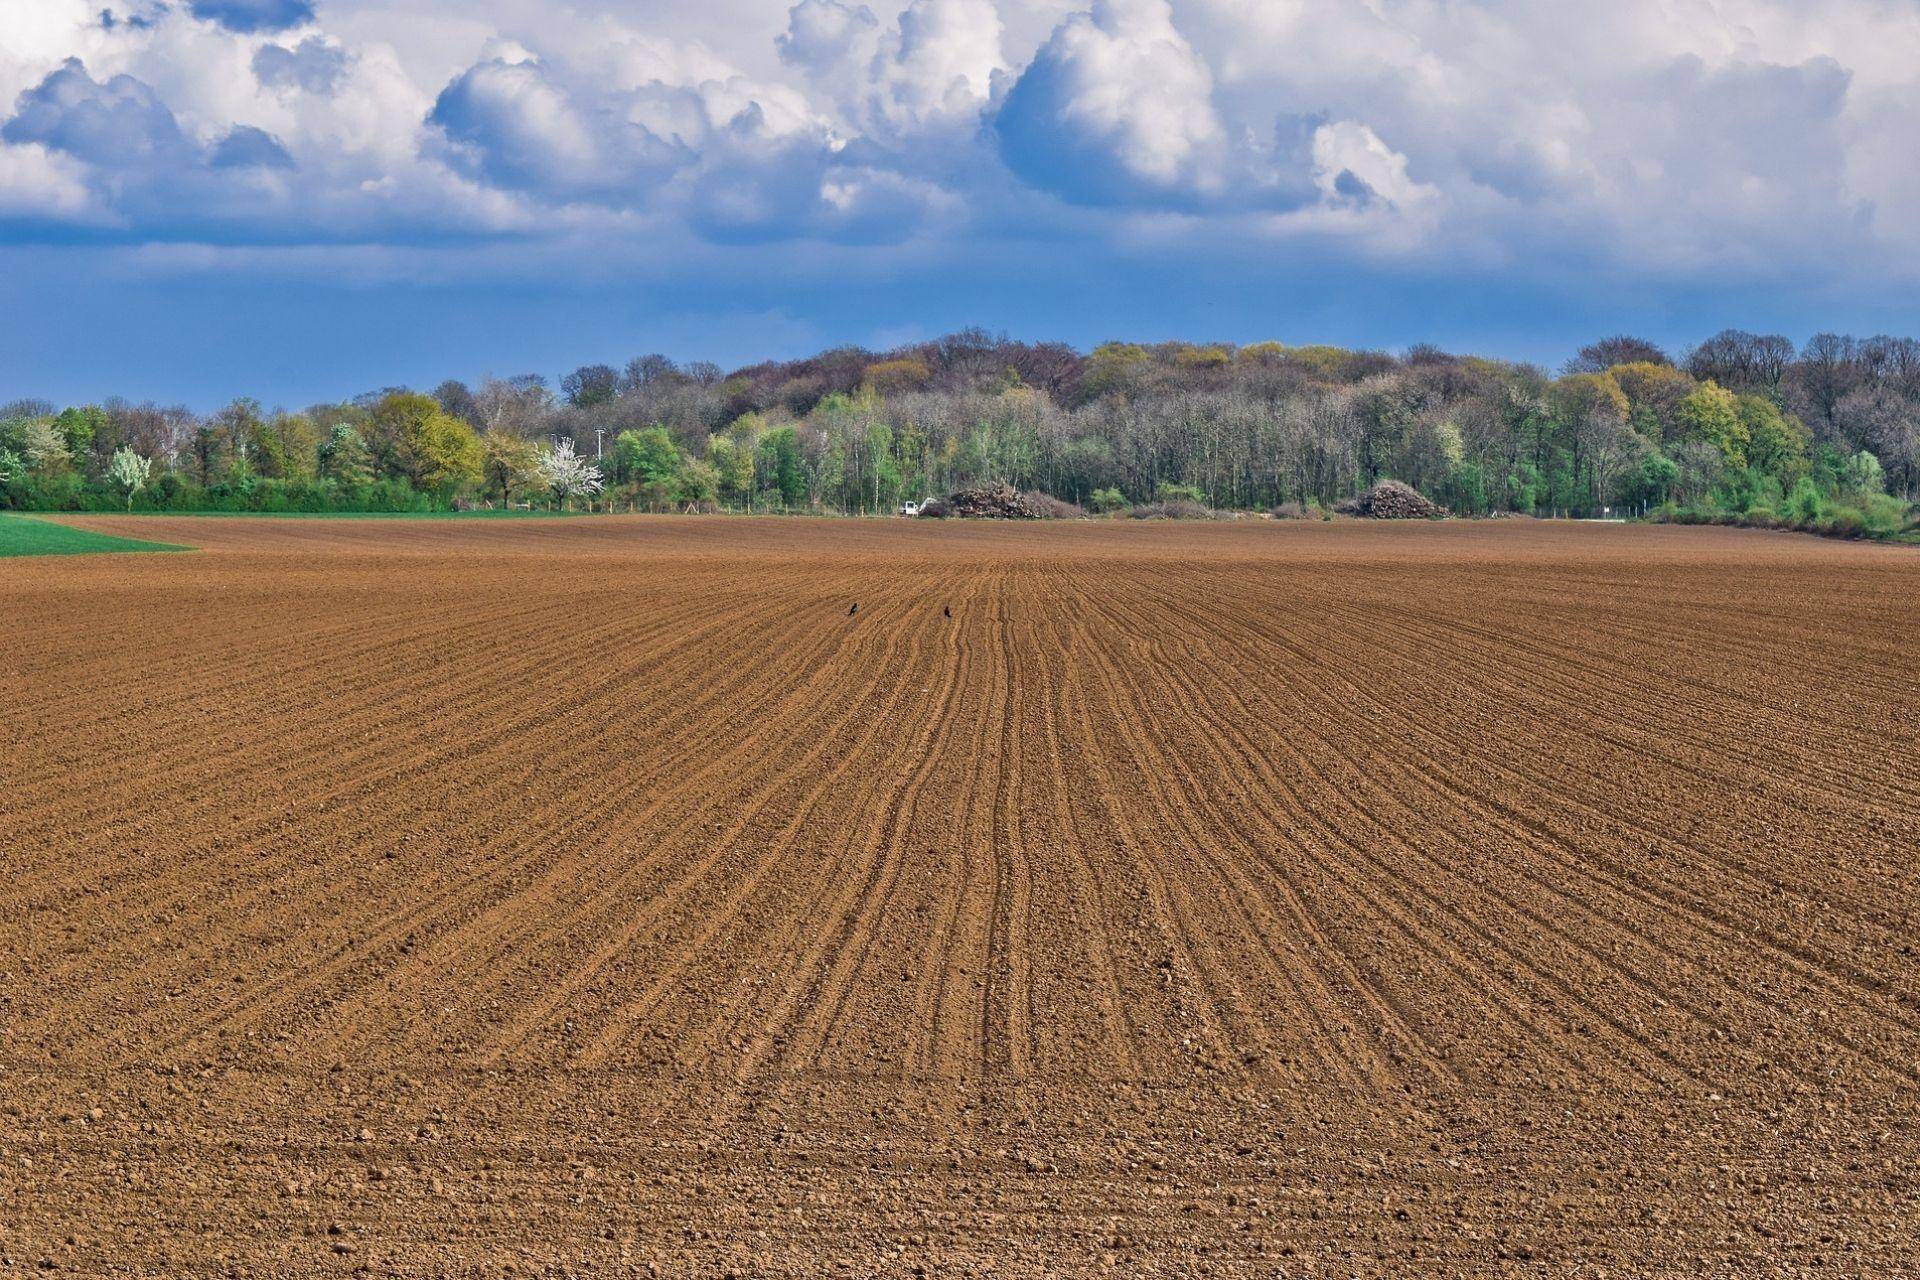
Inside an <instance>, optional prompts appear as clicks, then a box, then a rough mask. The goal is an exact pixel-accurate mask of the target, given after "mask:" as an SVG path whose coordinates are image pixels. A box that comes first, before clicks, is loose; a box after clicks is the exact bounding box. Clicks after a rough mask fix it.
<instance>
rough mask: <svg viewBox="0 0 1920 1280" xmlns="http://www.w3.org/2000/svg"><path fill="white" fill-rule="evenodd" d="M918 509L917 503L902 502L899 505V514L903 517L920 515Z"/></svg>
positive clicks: (918, 504) (919, 505)
mask: <svg viewBox="0 0 1920 1280" xmlns="http://www.w3.org/2000/svg"><path fill="white" fill-rule="evenodd" d="M920 507H921V504H920V503H918V502H903V503H901V504H900V512H899V514H901V515H903V516H917V515H919V514H920Z"/></svg>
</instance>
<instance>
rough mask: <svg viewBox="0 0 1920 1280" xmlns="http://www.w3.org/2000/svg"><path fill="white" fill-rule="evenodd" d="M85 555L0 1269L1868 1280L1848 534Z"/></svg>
mask: <svg viewBox="0 0 1920 1280" xmlns="http://www.w3.org/2000/svg"><path fill="white" fill-rule="evenodd" d="M87 523H88V524H89V525H90V526H92V527H98V528H101V529H104V530H109V531H114V532H125V533H128V534H131V535H134V536H139V537H146V538H153V539H159V540H161V541H166V542H180V543H187V544H191V545H196V546H201V547H204V548H205V550H204V551H203V552H201V553H199V554H192V555H173V556H96V557H84V558H68V559H60V560H57V561H55V560H47V561H34V560H13V561H7V562H4V563H0V616H4V617H5V618H6V619H7V626H6V629H5V644H4V647H3V648H0V743H3V744H4V755H3V756H0V1274H13V1273H21V1274H38V1273H39V1272H41V1271H43V1270H45V1271H51V1272H56V1273H57V1272H71V1273H77V1274H82V1275H88V1276H103V1275H115V1274H123V1275H143V1276H147V1275H151V1276H198V1275H214V1276H229V1275H233V1276H285V1277H293V1276H300V1277H305V1276H316V1275H317V1276H326V1275H351V1274H372V1275H461V1276H467V1275H474V1276H498V1275H505V1274H515V1275H523V1276H524V1275H627V1274H636V1273H637V1274H647V1273H648V1270H649V1267H650V1266H651V1267H653V1268H656V1269H657V1271H658V1273H659V1274H662V1275H670V1276H682V1275H693V1276H719V1275H725V1274H734V1275H738V1276H742V1277H759V1276H820V1275H846V1276H861V1277H864V1276H870V1275H883V1276H893V1275H900V1276H906V1275H914V1274H920V1273H923V1272H924V1273H926V1274H931V1275H964V1274H976V1273H977V1274H989V1273H990V1274H991V1275H993V1276H996V1277H1038V1276H1048V1275H1053V1276H1059V1275H1082V1274H1120V1275H1128V1276H1193V1275H1214V1276H1223V1277H1240V1276H1247V1277H1253V1276H1259V1277H1287V1278H1288V1280H1292V1278H1294V1277H1301V1276H1327V1277H1348V1276H1368V1277H1373V1276H1380V1277H1385V1276H1395V1277H1405V1276H1429V1275H1431V1276H1486V1275H1507V1274H1513V1275H1537V1276H1552V1277H1562V1276H1596V1277H1597V1276H1616V1277H1618V1276H1656V1275H1672V1276H1683V1275H1684V1276H1698V1275H1725V1276H1742V1277H1749V1276H1775V1275H1800V1274H1803V1273H1804V1274H1809V1275H1814V1274H1818V1275H1832V1276H1865V1275H1880V1276H1891V1275H1913V1274H1916V1273H1920V1232H1916V1230H1915V1222H1916V1220H1917V1218H1920V1171H1917V1169H1916V1162H1915V1159H1916V1155H1920V1107H1917V1106H1916V1102H1915V1099H1916V1096H1920V1093H1917V1092H1916V1085H1917V1084H1920V958H1917V957H1916V954H1915V953H1916V948H1917V947H1920V936H1917V935H1916V929H1915V923H1916V922H1915V912H1916V906H1917V904H1920V863H1917V862H1916V859H1915V856H1914V851H1915V849H1916V848H1920V772H1917V771H1916V769H1915V756H1914V744H1915V739H1916V734H1917V733H1920V679H1917V678H1916V677H1917V676H1920V661H1917V660H1916V644H1915V636H1916V635H1920V590H1916V588H1920V558H1917V557H1916V556H1915V555H1914V553H1912V552H1911V551H1905V550H1900V549H1893V548H1876V547H1867V546H1854V545H1843V544H1836V543H1832V542H1825V541H1819V540H1815V539H1810V538H1799V537H1793V536H1785V535H1769V534H1763V533H1754V532H1745V531H1736V530H1718V529H1679V528H1642V527H1627V526H1604V527H1569V526H1556V525H1547V524H1537V523H1534V522H1528V521H1514V522H1502V523H1499V524H1485V523H1482V524H1460V523H1454V524H1447V525H1426V524H1421V525H1358V524H1345V523H1342V524H1337V525H1324V524H1320V523H1318V522H1315V523H1309V524H1276V523H1272V522H1244V523H1239V524H1232V525H1200V526H1168V525H1138V524H1114V523H1108V522H1102V523H1098V524H1075V525H1060V526H1056V525H1049V526H1024V525H1022V526H1009V525H994V526H979V525H974V526H957V525H952V524H947V525H938V524H928V523H915V522H888V521H874V522H853V521H846V522H806V521H748V520H737V519H698V518H694V519H672V518H646V517H641V518H608V519H579V520H572V521H550V522H549V521H537V522H513V523H504V522H503V523H468V522H408V521H367V522H344V521H337V520H327V521H292V520H272V521H241V520H160V519H140V520H132V521H128V520H116V519H95V520H90V521H88V522H87ZM855 601H857V602H858V603H859V605H860V609H859V612H858V614H857V615H854V616H851V617H850V616H848V606H849V605H850V604H851V603H853V602H855ZM943 607H946V608H950V610H951V612H952V617H951V618H947V617H945V616H943Z"/></svg>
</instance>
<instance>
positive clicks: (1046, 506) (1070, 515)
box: [1025, 491, 1087, 520]
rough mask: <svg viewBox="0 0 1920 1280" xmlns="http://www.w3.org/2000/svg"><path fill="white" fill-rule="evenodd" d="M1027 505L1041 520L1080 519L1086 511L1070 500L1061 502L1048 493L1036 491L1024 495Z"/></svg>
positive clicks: (1084, 516)
mask: <svg viewBox="0 0 1920 1280" xmlns="http://www.w3.org/2000/svg"><path fill="white" fill-rule="evenodd" d="M1025 497H1026V500H1027V505H1028V506H1030V507H1031V508H1032V509H1033V511H1034V513H1035V514H1036V515H1037V516H1039V518H1040V519H1042V520H1082V519H1085V518H1086V514H1087V513H1086V512H1085V511H1084V510H1083V509H1081V508H1080V507H1077V506H1075V505H1074V504H1073V503H1071V502H1063V501H1062V500H1061V499H1059V498H1056V497H1054V496H1053V495H1052V494H1050V493H1040V492H1038V491H1035V492H1032V493H1028V494H1026V495H1025Z"/></svg>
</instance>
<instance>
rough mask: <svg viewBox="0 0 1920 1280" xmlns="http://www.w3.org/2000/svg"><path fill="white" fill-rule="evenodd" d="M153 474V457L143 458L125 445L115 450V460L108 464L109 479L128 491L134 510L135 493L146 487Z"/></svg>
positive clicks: (129, 506)
mask: <svg viewBox="0 0 1920 1280" xmlns="http://www.w3.org/2000/svg"><path fill="white" fill-rule="evenodd" d="M152 474H153V459H152V458H143V457H141V456H140V455H139V454H137V453H135V452H134V451H133V450H131V449H129V448H127V447H126V446H125V445H122V446H120V448H118V449H116V450H114V454H113V461H112V462H109V463H108V464H107V479H109V480H111V481H113V482H114V483H115V484H117V485H119V486H120V487H121V488H122V489H124V490H125V491H126V494H127V510H129V511H131V510H133V495H134V494H136V493H138V492H140V490H142V489H144V488H146V486H147V478H148V477H149V476H151V475H152Z"/></svg>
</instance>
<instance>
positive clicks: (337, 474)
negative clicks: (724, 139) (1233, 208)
mask: <svg viewBox="0 0 1920 1280" xmlns="http://www.w3.org/2000/svg"><path fill="white" fill-rule="evenodd" d="M1383 478H1393V479H1398V480H1402V481H1405V482H1406V483H1409V484H1411V485H1413V486H1414V487H1415V488H1417V489H1420V490H1421V491H1422V492H1424V493H1427V494H1428V495H1430V496H1431V497H1433V498H1435V499H1436V500H1438V501H1440V502H1441V503H1443V504H1445V505H1446V506H1448V507H1450V508H1452V509H1453V510H1455V511H1456V512H1459V513H1462V514H1485V513H1495V512H1536V513H1539V512H1554V511H1559V512H1573V513H1582V514H1585V513H1593V512H1597V511H1600V510H1602V509H1613V510H1615V511H1621V510H1631V511H1635V512H1640V511H1646V512H1654V511H1661V512H1665V513H1667V514H1670V515H1671V514H1680V515H1684V516H1687V517H1690V518H1715V517H1717V516H1725V517H1730V518H1739V519H1745V520H1752V521H1755V522H1765V521H1768V520H1777V521H1779V522H1782V523H1792V524H1799V525H1804V526H1807V527H1816V526H1821V527H1824V526H1837V531H1840V532H1889V531H1893V530H1895V529H1898V528H1900V527H1902V526H1903V525H1904V524H1905V523H1906V522H1907V520H1908V508H1909V504H1910V503H1911V502H1912V501H1913V500H1914V498H1915V497H1916V496H1917V495H1920V342H1916V341H1915V340H1913V339H1908V338H1888V337H1875V338H1867V339H1857V338H1851V337H1844V336H1839V335H1833V334H1821V335H1818V336H1816V337H1815V338H1813V339H1812V340H1811V341H1809V342H1807V343H1806V344H1804V345H1803V346H1799V347H1796V346H1795V345H1794V344H1793V343H1792V342H1790V341H1789V340H1787V339H1785V338H1782V337H1778V336H1773V335H1761V334H1750V333H1743V332H1739V331H1734V330H1729V331H1727V332H1724V333H1721V334H1718V335H1716V336H1714V337H1712V338H1710V339H1708V340H1707V341H1705V342H1703V343H1701V344H1700V345H1698V346H1697V347H1694V348H1693V349H1692V350H1690V351H1687V352H1685V353H1683V354H1681V355H1679V356H1678V357H1675V356H1672V355H1669V354H1668V353H1667V352H1665V351H1663V350H1661V349H1660V348H1659V347H1658V346H1656V345H1654V344H1652V343H1650V342H1647V341H1644V340H1641V339H1638V338H1632V337H1624V336H1623V337H1614V338H1608V339H1605V340H1603V341H1600V342H1596V343H1594V344H1592V345H1590V346H1588V347H1586V348H1584V349H1582V350H1581V351H1580V352H1579V354H1578V355H1577V356H1575V357H1574V359H1572V360H1571V361H1569V362H1568V363H1567V364H1566V366H1565V367H1564V368H1562V369H1561V370H1559V371H1558V372H1557V373H1555V372H1549V371H1547V370H1544V369H1541V368H1539V367H1537V366H1533V365H1528V364H1522V363H1514V362H1509V361H1502V360H1494V359H1487V358H1482V357H1477V356H1460V355H1452V354H1449V353H1446V352H1443V351H1440V350H1438V349H1435V348H1432V347H1415V348H1413V349H1411V350H1409V351H1407V352H1405V353H1403V354H1400V355H1391V354H1387V353H1384V352H1378V351H1363V350H1349V349H1345V348H1337V347H1329V346H1285V345H1282V344H1279V343H1271V342H1269V343H1259V344H1254V345H1247V346H1235V345H1232V344H1227V343H1210V344H1196V343H1184V342H1170V343H1161V344H1155V345H1144V344H1135V343H1124V342H1114V343H1107V344H1105V345H1102V346H1099V347H1097V348H1095V349H1094V350H1092V351H1090V352H1086V353H1081V352H1078V351H1076V350H1074V349H1072V348H1070V347H1067V346H1064V345H1062V344H1058V343H1026V342H1018V341H1013V340H1010V339H1007V338H1004V337H997V336H994V335H990V334H987V333H983V332H980V331H977V330H976V331H968V332H963V333H958V334H953V335H950V336H948V337H945V338H941V339H939V340H937V341H933V342H927V343H920V344H915V345H912V346H908V347H904V348H901V349H898V350H895V351H890V352H884V353H881V352H871V351H866V350H863V349H859V348H842V349H838V350H833V351H828V352H824V353H822V354H819V355H816V356H812V357H810V358H807V359H802V360H793V361H780V362H767V363H762V364H756V365H751V366H748V367H745V368H741V369H737V370H733V371H731V372H728V371H723V370H722V369H720V368H718V367H717V366H714V365H711V364H702V363H693V364H679V363H676V362H675V361H673V360H670V359H668V358H666V357H664V356H659V355H649V356H642V357H640V358H638V359H635V360H632V361H630V362H628V363H627V365H626V366H625V367H624V368H618V369H616V368H614V367H612V366H609V365H586V366H582V367H581V368H578V369H575V370H574V371H573V372H571V373H568V374H567V375H565V376H564V377H563V378H561V379H560V380H559V382H558V384H557V386H556V385H554V384H550V383H549V382H548V381H547V380H546V379H544V378H542V377H539V376H534V375H528V376H523V377H515V378H488V379H485V380H483V381H482V382H480V383H479V384H478V385H477V386H470V385H468V384H466V383H463V382H459V381H448V382H444V383H442V384H440V385H439V386H438V387H435V388H433V389H432V390H431V391H419V390H413V389H406V388H389V389H385V390H381V391H378V392H373V393H370V394H367V395H364V396H360V397H358V398H356V399H354V400H351V401H348V402H345V403H340V404H324V405H315V406H311V407H308V408H305V409H300V410H295V411H287V410H277V409H276V410H273V411H268V410H265V409H263V408H262V407H261V406H260V405H259V404H258V403H257V402H255V401H252V400H247V399H241V400H236V401H234V402H233V403H232V404H229V405H228V406H226V407H225V408H223V409H221V410H219V411H218V412H215V413H212V414H206V415H202V414H196V413H193V412H190V411H188V410H186V409H184V408H178V407H171V408H170V407H163V406H159V405H155V404H152V403H145V404H134V403H131V402H129V401H125V400H119V399H114V400H107V401H105V402H103V403H100V404H96V405H80V406H69V407H64V408H61V407H57V406H54V405H51V404H47V403H44V402H36V401H31V400H21V401H16V402H14V403H12V404H10V405H5V406H0V506H7V507H15V508H34V509H56V510H58V509H66V510H74V509H107V508H115V507H120V506H127V507H131V508H133V509H152V510H256V511H302V510H313V511H338V510H366V511H395V510H426V509H444V508H449V507H454V506H464V505H491V506H495V507H500V506H523V505H524V506H534V507H543V508H545V507H554V508H558V507H568V508H591V509H595V510H629V509H632V510H655V511H659V510H713V509H731V510H743V511H813V512H836V513H845V514H860V513H870V512H882V511H890V510H893V509H894V508H895V507H896V506H897V505H898V504H899V503H900V502H902V501H905V500H915V499H921V498H926V497H931V496H937V495H940V494H944V493H948V492H950V491H953V490H955V489H958V488H961V487H965V486H969V485H973V484H978V483H985V482H989V481H1006V482H1009V483H1011V484H1013V485H1016V486H1018V487H1020V488H1022V489H1029V490H1036V491H1040V492H1044V493H1046V494H1049V495H1052V496H1054V497H1056V498H1059V499H1062V500H1064V501H1067V502H1071V503H1075V504H1079V505H1083V506H1088V507H1092V508H1094V509H1113V508H1116V507H1127V506H1133V505H1135V504H1144V503H1154V502H1161V501H1165V500H1167V499H1168V498H1169V497H1172V498H1178V499H1181V500H1186V501H1191V502H1197V503H1201V504H1204V505H1206V506H1209V507H1215V508H1229V509H1238V510H1255V509H1265V508H1275V507H1288V508H1292V509H1312V508H1315V507H1326V506H1329V505H1331V504H1332V503H1334V502H1336V501H1338V500H1340V499H1342V498H1345V497H1349V496H1351V495H1353V494H1355V493H1357V492H1359V491H1361V490H1363V489H1365V488H1366V487H1368V486H1370V485H1372V484H1373V483H1375V482H1376V481H1378V480H1381V479H1383ZM1856 524H1857V525H1858V528H1857V529H1855V528H1853V526H1854V525H1856Z"/></svg>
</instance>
